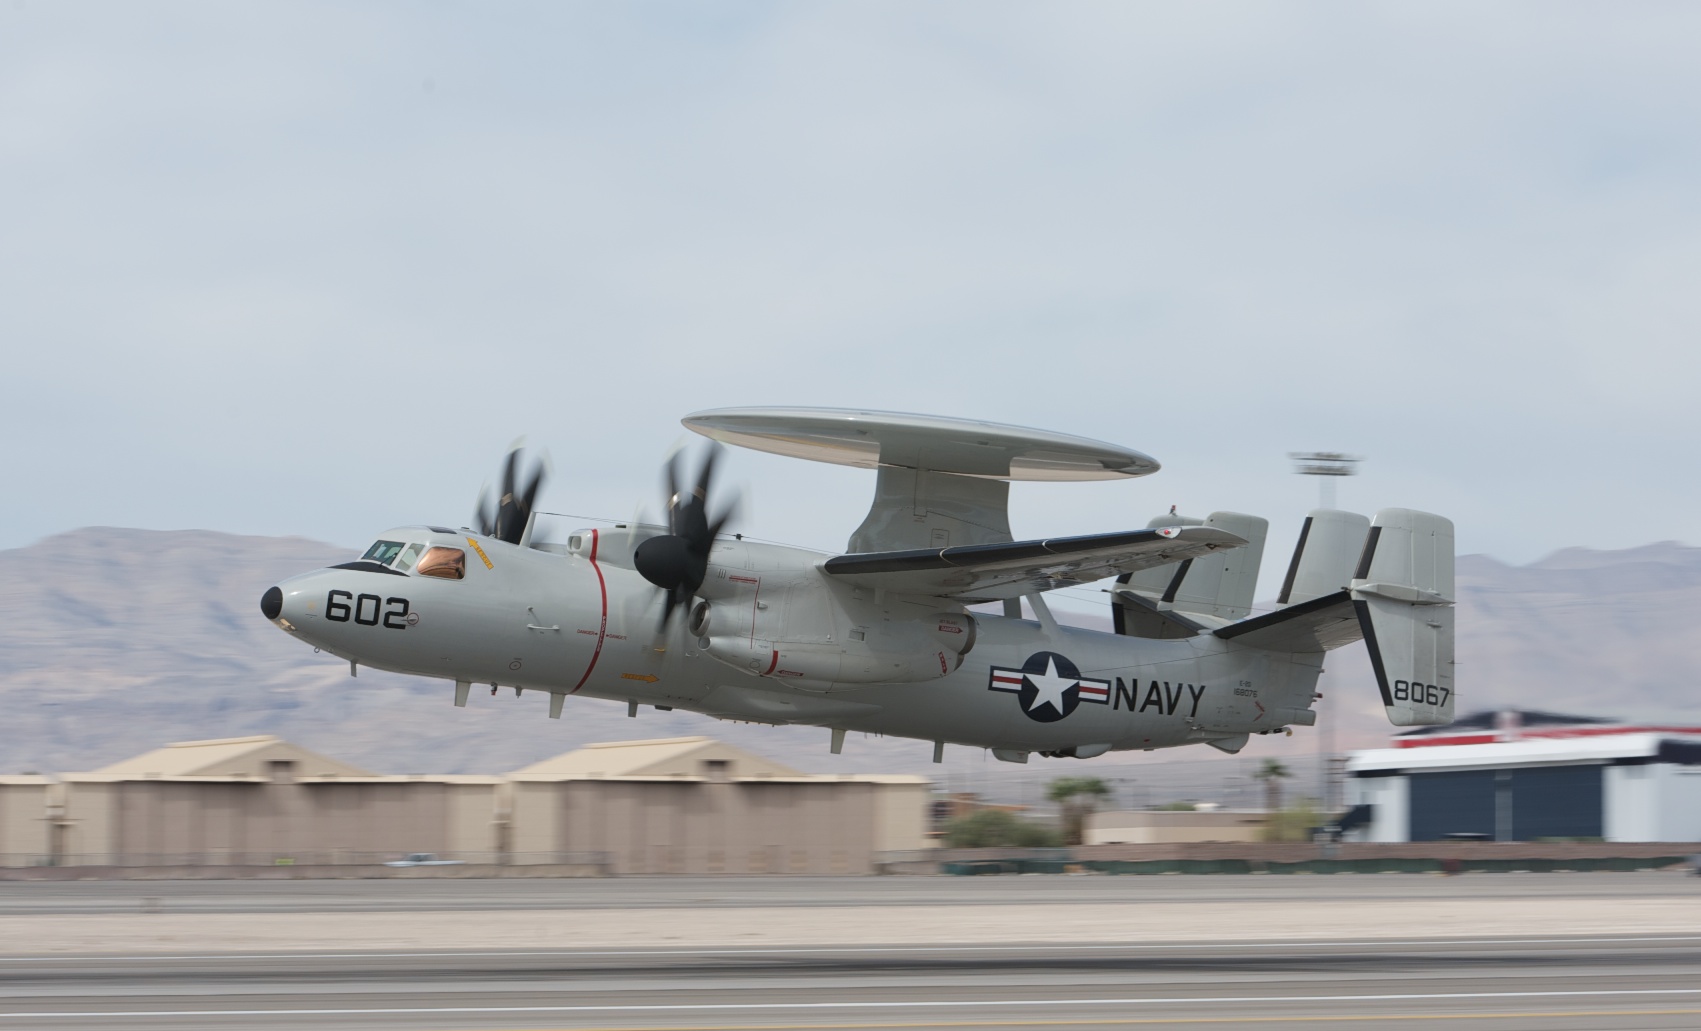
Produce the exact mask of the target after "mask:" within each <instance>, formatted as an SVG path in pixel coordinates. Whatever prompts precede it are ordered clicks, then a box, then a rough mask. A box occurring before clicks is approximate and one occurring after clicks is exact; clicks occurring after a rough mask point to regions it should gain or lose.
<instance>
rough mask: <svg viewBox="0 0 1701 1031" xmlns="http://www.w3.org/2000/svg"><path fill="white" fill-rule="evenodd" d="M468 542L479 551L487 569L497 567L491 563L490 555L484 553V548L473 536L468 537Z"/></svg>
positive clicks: (473, 548)
mask: <svg viewBox="0 0 1701 1031" xmlns="http://www.w3.org/2000/svg"><path fill="white" fill-rule="evenodd" d="M467 543H468V544H471V545H472V550H474V551H476V552H478V557H479V558H481V559H483V560H484V568H486V569H495V568H496V567H495V566H493V565H491V564H490V556H489V555H486V554H485V553H484V549H483V548H481V547H479V546H478V542H477V541H475V540H473V539H472V538H471V537H468V538H467Z"/></svg>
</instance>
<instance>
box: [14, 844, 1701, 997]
mask: <svg viewBox="0 0 1701 1031" xmlns="http://www.w3.org/2000/svg"><path fill="white" fill-rule="evenodd" d="M1127 882H1143V883H1144V884H1145V885H1146V886H1145V887H1144V888H1141V889H1140V890H1141V891H1142V892H1150V893H1152V894H1154V895H1159V896H1162V897H1163V898H1164V899H1165V900H1166V901H1165V902H1164V903H1163V905H1164V906H1166V907H1171V906H1173V907H1179V908H1181V909H1183V910H1185V909H1187V908H1189V907H1194V906H1206V907H1209V908H1212V911H1213V912H1215V911H1217V910H1216V908H1215V907H1219V906H1220V905H1221V904H1222V903H1223V902H1225V901H1231V902H1234V903H1236V904H1238V905H1239V906H1240V912H1241V917H1240V919H1239V921H1238V923H1237V927H1235V928H1229V929H1228V930H1229V931H1230V932H1232V934H1231V940H1224V936H1223V935H1222V933H1221V932H1222V931H1223V930H1224V929H1222V928H1204V927H1201V928H1200V931H1201V934H1200V937H1199V939H1198V940H1192V941H1188V940H1171V941H1142V940H1141V939H1142V930H1141V928H1140V927H1139V926H1130V927H1128V928H1127V929H1126V932H1125V934H1124V935H1123V937H1122V940H1119V941H1059V940H1049V941H1047V940H1037V939H1038V937H1039V936H1038V934H1037V932H1038V931H1039V930H1040V929H1039V928H1027V927H1024V926H1021V925H1017V924H1012V923H1010V922H1004V923H998V922H997V921H996V920H989V922H987V923H985V924H984V925H983V926H987V927H996V928H998V933H997V934H996V935H995V936H989V937H985V938H982V939H979V940H974V941H954V942H941V941H935V940H930V939H932V938H936V937H937V935H936V933H935V932H934V931H933V930H932V929H931V928H929V927H926V926H915V927H914V928H913V932H914V933H913V935H911V936H910V937H911V938H912V940H908V941H906V940H903V936H897V937H896V940H889V941H885V942H879V943H863V944H857V945H854V946H845V945H835V944H814V945H810V944H803V943H795V942H794V943H782V944H760V945H743V944H739V943H736V942H724V943H718V944H715V945H713V946H702V947H697V946H690V947H680V946H667V945H661V944H654V943H652V944H642V945H639V946H636V947H633V946H609V945H601V946H598V947H580V948H573V947H568V948H547V949H543V948H525V947H502V948H493V947H478V948H464V947H456V944H455V942H454V941H447V940H446V941H436V942H428V941H422V942H416V943H414V945H413V946H411V947H407V948H392V949H382V950H380V949H346V948H340V947H338V942H337V941H336V940H325V941H319V942H308V941H302V942H298V943H297V944H296V947H292V948H289V949H284V950H276V951H268V952H253V951H240V950H237V951H231V950H210V949H198V948H196V943H195V942H194V941H192V940H183V941H179V942H177V943H174V944H175V946H176V947H175V948H172V949H169V950H165V949H161V950H158V951H147V952H128V953H112V954H89V953H82V954H72V955H57V954H45V953H43V952H41V951H37V950H31V949H28V948H18V947H15V945H9V946H8V950H7V952H6V953H5V954H4V955H0V1031H5V1029H7V1028H31V1029H36V1028H47V1029H64V1031H77V1029H88V1031H112V1029H139V1028H149V1029H156V1028H184V1029H195V1031H199V1029H209V1028H261V1029H269V1031H279V1029H286V1028H287V1029H293V1028H318V1029H329V1028H344V1029H351V1031H356V1029H358V1031H371V1029H390V1031H393V1029H420V1031H448V1029H466V1031H473V1029H480V1031H487V1029H508V1031H513V1029H522V1028H523V1029H548V1028H563V1029H565V1028H578V1029H584V1028H605V1029H611V1028H625V1029H637V1028H657V1029H661V1028H668V1029H673V1028H694V1029H708V1028H720V1029H733V1028H775V1027H797V1028H840V1029H851V1028H858V1029H874V1028H971V1027H988V1028H1072V1027H1074V1028H1112V1027H1194V1026H1200V1027H1209V1026H1222V1027H1228V1028H1235V1029H1247V1028H1294V1027H1304V1026H1310V1025H1326V1026H1329V1027H1340V1028H1371V1027H1385V1026H1388V1025H1389V1024H1397V1025H1401V1026H1404V1025H1411V1026H1438V1027H1446V1028H1461V1029H1462V1028H1481V1029H1490V1028H1492V1029H1519V1028H1528V1029H1556V1031H1567V1029H1597V1028H1600V1029H1604V1028H1614V1029H1620V1028H1695V1027H1701V926H1698V927H1696V928H1695V929H1694V933H1669V932H1668V933H1659V934H1652V933H1636V932H1624V933H1614V934H1595V935H1589V934H1566V935H1554V934H1547V935H1539V936H1537V935H1530V934H1526V933H1520V932H1519V928H1517V927H1508V926H1502V927H1478V928H1473V929H1472V930H1471V932H1470V933H1468V934H1455V935H1451V936H1447V937H1435V936H1429V937H1415V936H1408V937H1400V936H1397V934H1395V932H1396V931H1397V928H1390V927H1387V926H1381V925H1379V922H1378V918H1377V914H1378V911H1379V907H1380V905H1381V904H1382V900H1383V898H1384V896H1386V895H1390V894H1392V895H1403V896H1409V895H1410V894H1411V893H1412V892H1414V891H1415V892H1419V893H1423V892H1433V893H1434V894H1435V895H1436V896H1438V897H1440V898H1443V899H1448V900H1451V901H1453V902H1455V903H1458V902H1469V901H1471V900H1481V901H1482V902H1484V903H1485V904H1486V903H1487V902H1488V901H1490V900H1492V899H1501V898H1505V897H1507V896H1522V897H1525V898H1528V899H1529V900H1531V901H1532V902H1533V903H1535V904H1537V905H1539V906H1542V907H1544V908H1547V907H1557V908H1560V909H1567V908H1573V907H1583V908H1587V907H1589V906H1601V905H1605V906H1609V907H1611V906H1619V905H1624V904H1628V903H1630V902H1642V903H1659V902H1662V901H1663V902H1664V903H1666V904H1670V905H1676V904H1677V903H1678V902H1681V901H1685V900H1686V899H1687V898H1688V897H1689V896H1694V895H1701V881H1697V880H1695V879H1688V878H1681V877H1675V876H1661V875H1626V874H1604V875H1592V874H1572V875H1528V876H1520V875H1492V876H1480V877H1463V878H1439V877H1422V876H1405V877H1361V878H1351V877H1315V878H1288V877H1281V878H1277V877H1247V878H1214V877H1213V878H1065V877H1024V878H976V879H972V883H970V882H966V881H963V880H954V879H940V878H925V879H921V878H917V879H908V878H905V879H896V878H885V879H854V880H853V879H846V880H823V881H815V880H807V879H795V880H794V879H773V880H765V881H761V882H751V881H738V882H728V881H724V880H714V881H696V882H678V881H630V880H623V881H601V882H572V883H571V884H570V885H569V884H567V883H563V882H546V883H542V884H537V883H534V884H529V885H523V886H521V887H510V886H509V885H510V884H511V883H512V882H425V881H418V882H404V883H405V884H406V887H405V888H400V889H396V890H393V891H391V892H389V893H386V892H385V891H382V890H380V891H377V892H371V893H370V894H369V896H368V897H367V898H366V899H365V900H364V901H362V892H360V891H345V890H343V888H342V885H347V884H349V883H351V882H339V883H338V884H336V885H332V884H330V883H328V882H280V883H269V884H264V885H255V884H245V883H243V882H195V883H194V884H193V885H190V884H181V885H160V884H154V885H152V886H151V887H153V888H154V889H155V890H156V892H163V894H156V895H154V896H141V895H136V896H134V897H132V895H131V889H133V888H136V887H138V886H137V885H135V884H133V883H132V884H117V883H93V884H74V885H66V884H54V885H51V888H52V890H53V892H54V893H62V894H48V895H43V896H42V897H40V898H30V897H29V896H28V893H27V892H23V893H20V892H15V891H10V890H8V891H7V892H4V893H0V894H3V895H4V898H0V913H4V914H11V913H16V912H18V911H19V910H20V909H22V910H25V911H26V912H28V913H30V914H31V916H30V917H24V918H21V919H24V920H29V919H31V918H33V917H39V916H48V915H49V914H50V913H57V914H58V915H57V918H58V919H68V920H73V921H75V920H78V919H95V920H111V919H115V918H114V917H111V916H94V917H84V916H80V915H79V914H84V913H87V912H88V911H89V910H88V909H87V908H86V907H92V906H109V907H123V906H126V905H128V906H130V907H132V908H131V910H130V914H129V915H126V916H123V917H120V918H118V919H125V920H134V921H138V922H145V921H147V920H149V919H151V918H150V917H149V916H148V915H147V914H145V913H141V912H137V911H136V909H135V907H136V906H138V905H139V904H141V903H142V902H144V901H145V900H146V899H148V898H166V899H169V898H173V897H175V895H174V894H173V893H172V892H171V891H168V890H167V889H172V888H181V889H182V890H183V892H184V893H186V894H185V895H184V897H183V898H182V899H181V900H180V902H179V904H180V905H189V904H190V902H191V899H193V900H198V901H197V902H196V904H201V905H208V906H213V905H216V906H221V907H224V909H223V911H222V912H223V914H225V915H211V916H209V917H207V918H206V919H208V920H215V919H227V920H228V919H233V918H239V919H250V920H254V921H261V922H264V921H266V920H269V919H273V917H272V915H271V914H273V913H275V912H277V908H278V907H279V906H282V905H285V904H292V905H293V906H295V907H297V909H298V910H299V909H302V908H309V909H311V908H318V909H321V910H323V911H325V912H326V914H327V915H329V916H334V917H335V918H336V919H338V920H340V921H343V922H346V923H349V924H355V923H358V922H359V921H362V920H365V919H368V918H369V915H368V914H369V913H370V912H371V911H370V910H362V909H359V908H347V909H345V908H344V907H358V906H360V905H368V906H371V905H380V906H385V907H391V908H394V907H417V906H421V905H431V904H437V905H457V906H459V905H465V906H467V907H468V908H466V909H464V910H463V909H455V910H451V911H450V912H453V913H455V914H458V915H459V916H460V917H461V918H462V919H463V920H465V921H466V922H468V923H477V922H481V921H484V920H486V919H489V918H491V916H493V915H494V916H500V915H501V914H500V912H499V911H495V910H493V909H492V906H493V905H495V904H496V903H497V902H500V901H502V900H508V901H510V902H512V903H513V904H515V905H526V906H535V905H537V904H538V902H539V898H538V897H535V896H534V895H533V894H532V893H542V896H543V900H544V901H547V900H548V899H549V898H555V899H556V904H555V905H554V906H553V907H549V912H550V913H552V914H553V916H554V917H555V918H556V919H558V920H560V921H563V922H566V923H569V924H570V923H572V922H573V921H574V920H575V918H576V916H578V915H579V914H580V913H588V912H589V909H590V907H592V906H593V905H607V906H612V907H615V908H616V909H618V910H619V911H620V912H627V911H630V912H632V913H633V914H634V915H636V914H638V913H640V912H642V911H644V910H645V909H646V907H650V908H652V910H653V911H654V912H663V913H669V914H671V913H676V912H680V911H682V909H683V907H685V906H688V905H689V903H690V901H691V900H693V899H697V900H701V902H702V904H704V905H706V906H719V907H722V908H731V909H738V908H740V907H748V906H756V907H760V909H759V911H761V912H769V911H772V910H774V909H775V908H776V907H779V908H797V909H799V910H801V911H802V913H803V915H804V916H807V915H808V913H810V912H815V913H820V914H830V913H837V912H841V911H843V910H844V909H845V908H847V907H848V906H856V905H859V904H860V905H864V906H876V907H897V908H895V909H891V910H890V912H889V915H890V916H892V917H894V918H899V919H900V920H901V918H902V917H903V916H904V914H907V913H910V912H939V911H941V910H940V909H939V907H940V906H941V901H940V900H941V899H946V900H949V901H946V902H944V903H943V905H945V906H947V907H962V908H964V909H965V910H966V911H968V912H972V913H974V914H991V915H992V916H993V917H996V916H997V914H999V913H1006V914H1021V915H1022V916H1023V917H1024V918H1027V917H1029V916H1030V915H1031V914H1033V913H1035V912H1047V911H1049V912H1051V913H1053V914H1054V918H1055V920H1056V921H1057V922H1058V923H1059V924H1060V925H1062V926H1067V925H1068V924H1069V921H1070V919H1071V913H1072V912H1073V911H1077V910H1083V911H1084V910H1092V909H1094V908H1096V907H1098V906H1102V905H1104V904H1105V903H1106V901H1107V900H1110V899H1115V900H1119V901H1120V900H1123V899H1124V898H1125V895H1124V893H1125V892H1127V891H1129V890H1133V889H1131V888H1130V887H1128V885H1127ZM352 883H354V884H356V885H357V886H358V885H359V882H352ZM395 883H397V882H385V883H384V884H382V885H380V886H381V887H390V886H391V885H393V884H395ZM209 884H213V885H214V887H213V888H212V889H211V890H210V891H208V890H207V889H208V885H209ZM439 885H452V886H453V889H454V894H446V893H445V892H447V891H448V889H447V888H440V887H439ZM469 885H470V887H469ZM8 887H9V888H10V887H15V886H8ZM26 887H35V886H34V885H31V886H26ZM367 887H373V886H372V885H368V886H367ZM599 887H600V888H601V889H602V890H601V891H600V892H599V891H598V890H597V889H598V888H599ZM557 890H559V891H560V892H561V893H562V894H561V895H557V894H556V892H557ZM1006 893H1008V895H1010V896H1014V897H1015V898H1016V899H1017V901H1013V902H1006V901H1005V896H1006ZM855 900H860V903H859V902H857V901H855ZM922 900H924V901H925V905H919V906H918V905H916V903H917V902H918V901H922ZM1329 900H1334V902H1335V904H1336V905H1339V904H1341V900H1351V902H1352V904H1355V905H1359V906H1361V907H1362V909H1363V913H1364V921H1363V923H1364V933H1363V934H1362V935H1357V936H1348V937H1340V938H1333V939H1329V940H1319V939H1318V938H1316V937H1315V936H1313V937H1309V938H1300V937H1298V936H1297V934H1296V932H1297V931H1303V930H1305V927H1304V923H1305V917H1304V913H1305V911H1306V908H1307V906H1308V905H1314V904H1317V903H1319V902H1325V901H1329ZM812 903H819V905H812ZM823 907H826V908H823ZM1036 907H1038V908H1036ZM229 914H237V916H234V917H233V916H231V915H229ZM241 914H248V915H247V916H246V917H243V916H241ZM1076 915H1077V916H1078V915H1081V914H1080V913H1077V914H1076ZM17 919H20V918H17V917H10V916H7V917H0V925H5V924H9V923H12V922H13V921H15V920H17ZM1207 930H1210V931H1213V932H1215V933H1213V934H1212V935H1210V936H1209V937H1207V935H1206V934H1205V933H1204V932H1205V931H1207ZM1030 932H1033V933H1034V937H1032V938H1029V937H1027V935H1028V934H1029V933H1030ZM180 937H181V936H180Z"/></svg>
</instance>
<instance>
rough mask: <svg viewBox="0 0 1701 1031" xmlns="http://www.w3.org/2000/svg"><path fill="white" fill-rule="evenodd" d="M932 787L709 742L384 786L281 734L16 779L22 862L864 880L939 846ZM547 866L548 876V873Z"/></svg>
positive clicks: (613, 749) (664, 744) (2, 806)
mask: <svg viewBox="0 0 1701 1031" xmlns="http://www.w3.org/2000/svg"><path fill="white" fill-rule="evenodd" d="M931 789H932V785H931V784H930V783H929V782H928V781H927V780H926V779H924V778H922V777H913V776H863V775H855V776H852V775H843V776H812V775H809V774H805V773H800V772H799V771H797V770H793V769H791V768H789V767H786V766H782V765H780V764H778V763H775V762H771V761H769V760H767V759H763V758H761V757H760V756H756V755H752V754H750V753H748V752H744V751H742V750H740V749H737V748H733V747H731V746H729V745H725V744H722V743H720V742H717V741H714V740H711V739H709V738H705V737H689V738H671V739H664V740H655V741H629V742H612V743H605V744H594V745H589V746H586V747H585V748H581V749H578V750H577V751H573V752H568V753H566V754H565V755H561V756H557V757H556V758H554V759H549V760H545V761H544V762H541V763H536V764H533V765H531V766H528V767H525V768H524V769H521V770H518V771H515V772H513V773H510V774H507V775H503V776H469V775H404V776H385V775H379V774H374V773H372V772H370V771H367V770H363V769H361V768H359V767H356V766H353V765H350V764H348V763H345V762H341V761H339V760H336V759H332V758H328V757H326V756H323V755H320V754H318V753H316V752H313V751H310V750H308V749H306V748H302V747H300V746H298V745H294V744H291V743H289V742H287V741H283V740H280V739H278V738H276V737H271V736H260V737H245V738H227V739H221V740H213V741H185V742H179V743H177V744H172V745H167V746H166V747H164V748H158V749H154V750H153V751H150V752H146V753H143V754H142V755H138V756H135V757H134V758H131V759H126V760H124V761H123V762H119V763H114V764H113V765H111V766H107V767H105V768H103V769H100V770H96V771H93V772H90V773H67V774H62V775H60V776H59V777H57V778H49V777H40V776H24V777H6V778H0V853H3V859H0V862H3V863H4V865H7V866H39V865H54V866H155V867H174V866H250V867H252V866H277V865H349V864H363V863H364V864H371V863H382V862H387V861H396V860H401V859H402V857H404V856H407V855H410V854H412V855H421V854H425V855H430V856H431V857H432V861H433V862H435V863H444V864H448V863H465V864H501V865H528V866H536V867H539V868H540V869H539V872H540V873H542V872H572V871H573V870H577V871H579V872H596V873H800V874H804V873H809V874H825V873H865V872H869V871H871V870H872V869H873V864H874V854H875V853H876V852H880V851H887V850H896V849H916V848H924V847H927V846H928V845H929V843H930V839H929V838H928V818H929V811H928V805H929V801H930V799H931ZM544 868H547V871H546V870H545V869H544Z"/></svg>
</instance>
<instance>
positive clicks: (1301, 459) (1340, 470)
mask: <svg viewBox="0 0 1701 1031" xmlns="http://www.w3.org/2000/svg"><path fill="white" fill-rule="evenodd" d="M1288 457H1289V458H1291V459H1293V462H1294V466H1293V471H1294V472H1296V473H1298V474H1299V475H1301V476H1315V477H1317V507H1318V508H1334V507H1335V480H1336V479H1338V478H1339V477H1342V476H1353V475H1355V474H1357V472H1358V469H1357V468H1356V466H1357V465H1358V463H1360V462H1362V461H1364V459H1363V458H1362V457H1361V456H1359V455H1349V454H1344V453H1342V452H1340V451H1289V452H1288Z"/></svg>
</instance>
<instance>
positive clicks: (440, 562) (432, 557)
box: [414, 548, 467, 580]
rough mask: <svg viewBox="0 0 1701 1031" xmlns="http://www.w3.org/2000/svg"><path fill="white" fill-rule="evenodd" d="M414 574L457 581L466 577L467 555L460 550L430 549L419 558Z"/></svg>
mask: <svg viewBox="0 0 1701 1031" xmlns="http://www.w3.org/2000/svg"><path fill="white" fill-rule="evenodd" d="M414 572H416V573H418V574H419V575H420V576H440V577H442V578H443V579H445V580H459V579H461V578H462V577H464V576H466V575H467V553H466V552H464V551H462V550H461V549H460V548H432V549H430V550H428V551H427V552H426V553H425V554H423V555H421V556H420V557H419V565H418V566H417V567H416V568H415V569H414Z"/></svg>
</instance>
